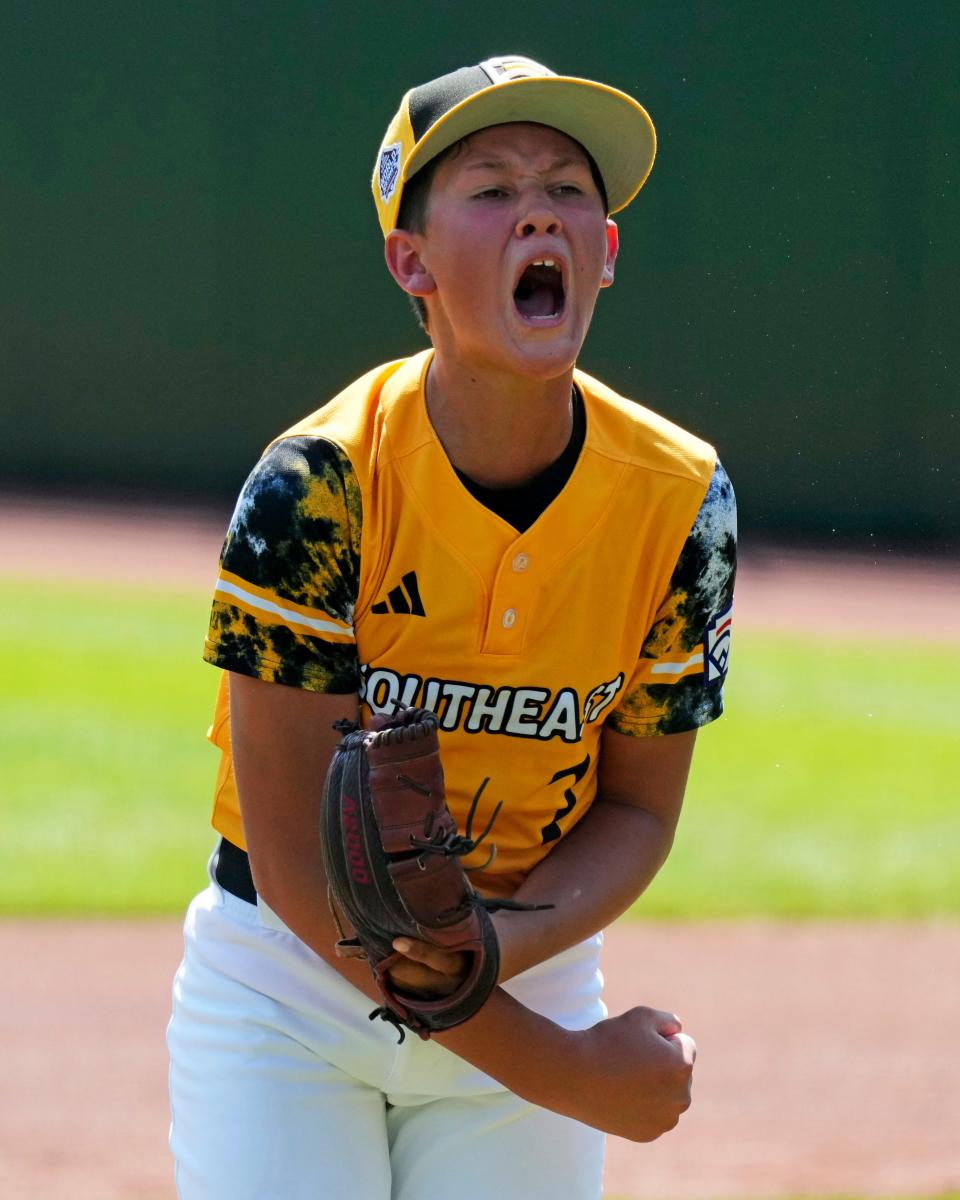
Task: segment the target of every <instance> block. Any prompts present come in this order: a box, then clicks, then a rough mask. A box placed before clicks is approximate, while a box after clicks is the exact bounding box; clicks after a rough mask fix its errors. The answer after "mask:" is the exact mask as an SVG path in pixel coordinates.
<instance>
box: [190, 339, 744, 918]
mask: <svg viewBox="0 0 960 1200" xmlns="http://www.w3.org/2000/svg"><path fill="white" fill-rule="evenodd" d="M431 356H432V351H425V352H424V353H422V354H419V355H416V356H415V357H413V358H410V359H404V360H401V361H399V362H393V363H389V364H387V365H385V366H382V367H380V368H378V369H377V370H375V371H372V372H370V373H369V374H367V375H365V376H363V377H362V378H361V379H359V380H358V381H357V382H356V383H354V384H353V385H351V386H350V387H348V388H347V389H346V390H345V391H344V392H342V393H341V394H340V395H339V396H337V397H336V398H335V399H333V400H332V401H330V403H328V404H327V405H325V406H324V407H323V408H321V409H320V410H318V411H317V412H315V413H314V414H313V415H311V416H309V417H307V418H306V420H304V421H302V422H301V423H300V424H298V425H296V426H294V428H292V429H290V430H288V431H287V432H286V433H285V434H283V435H282V436H281V437H280V438H278V439H277V440H276V441H275V442H273V443H272V444H271V445H270V446H269V447H268V448H267V450H266V452H265V454H264V456H263V458H262V459H261V460H260V462H259V464H258V465H257V467H256V468H255V469H254V471H253V473H252V474H251V476H250V478H249V479H248V480H247V483H246V485H245V487H244V489H243V491H242V493H241V496H240V499H239V501H238V504H237V508H236V511H235V513H234V516H233V520H232V522H231V525H230V529H229V532H228V534H227V538H226V542H225V544H224V550H223V555H222V559H221V570H220V576H219V580H218V583H217V588H216V595H215V598H214V603H213V611H212V614H211V620H210V628H209V633H208V637H207V641H206V646H205V652H204V657H205V658H206V659H207V661H208V662H211V663H214V664H216V665H217V666H220V667H222V668H225V669H226V670H229V671H238V672H241V673H243V674H247V675H251V676H255V677H258V678H260V679H264V680H268V681H272V682H275V683H278V684H285V685H288V686H294V687H301V688H306V689H309V690H313V691H322V692H340V693H354V692H355V693H357V694H358V695H359V697H360V699H361V700H362V702H363V705H364V711H365V713H366V714H369V713H370V712H391V711H393V710H394V709H395V708H396V706H397V705H398V704H400V705H420V706H423V707H426V708H429V709H431V710H433V711H434V712H435V713H436V714H437V716H438V718H439V722H440V729H441V733H440V746H441V754H442V759H443V765H444V771H445V776H446V785H447V793H448V796H447V798H448V803H449V805H450V808H451V811H452V812H453V814H454V816H455V817H456V818H457V820H458V823H459V824H460V826H461V829H462V827H463V824H464V822H465V818H466V814H467V812H468V811H469V808H470V804H471V801H472V799H473V797H474V795H475V793H476V791H477V789H478V788H479V787H480V785H481V784H482V783H483V781H484V779H486V778H489V783H488V785H487V787H486V789H485V791H484V793H483V797H482V800H481V802H480V805H479V807H478V811H477V814H476V818H475V823H474V830H475V831H476V830H477V829H482V828H483V826H484V824H485V823H486V820H487V819H488V817H489V816H490V814H491V812H492V810H493V807H494V805H496V804H497V803H502V807H501V810H500V814H499V816H498V818H497V821H496V824H495V826H494V829H493V832H492V834H491V835H490V840H491V841H493V842H494V843H495V844H496V847H497V855H496V858H495V860H494V861H493V862H492V863H491V864H490V865H489V867H488V868H487V869H486V870H485V871H483V872H482V873H480V874H478V875H477V876H475V880H476V882H477V884H478V885H479V886H481V887H484V888H485V889H489V890H491V891H494V892H497V893H501V894H503V893H509V892H511V891H513V890H514V889H515V888H516V887H517V886H518V884H519V882H520V881H521V880H522V879H523V877H524V875H525V874H526V873H527V872H528V871H529V870H530V869H531V868H532V867H533V866H535V865H536V863H537V862H539V861H540V860H541V859H542V858H543V857H544V856H545V855H546V854H548V853H549V851H550V849H551V848H552V847H553V846H554V845H556V844H557V842H558V840H559V839H560V838H562V837H563V836H564V835H565V834H566V833H568V832H569V831H570V830H571V829H572V828H573V827H574V826H575V825H576V824H577V822H578V821H580V820H581V819H582V817H583V815H584V813H586V812H587V810H588V809H589V807H590V804H591V802H592V801H593V799H594V796H595V795H596V786H597V759H598V753H599V748H600V738H601V733H602V731H603V728H604V726H605V725H607V724H609V725H610V727H611V728H612V729H614V730H616V731H617V732H619V733H624V734H628V735H632V736H638V737H646V736H651V735H657V734H664V733H673V732H679V731H681V730H688V729H693V728H696V727H697V726H699V725H703V724H705V723H706V722H708V721H710V720H712V719H713V718H714V717H716V716H718V715H719V714H720V712H721V711H722V683H723V679H724V676H725V674H726V666H727V657H728V653H729V644H730V614H731V601H732V588H733V576H734V564H735V527H734V521H735V512H734V500H733V492H732V489H731V487H730V483H729V480H728V479H727V477H726V475H725V473H724V472H723V469H722V467H721V466H720V465H719V463H718V462H717V456H716V453H715V451H714V450H713V449H712V447H710V446H708V445H706V444H705V443H704V442H702V441H700V440H699V439H697V438H695V437H693V436H692V435H691V434H689V433H686V432H684V431H683V430H681V429H679V428H678V427H676V426H675V425H672V424H671V423H670V422H668V421H666V420H664V419H663V418H662V417H660V416H657V415H656V414H654V413H652V412H650V411H648V410H647V409H645V408H642V407H640V406H639V405H637V404H635V403H633V402H631V401H628V400H625V399H623V398H622V397H620V396H618V395H616V394H615V393H614V392H612V391H611V390H610V389H608V388H606V387H604V385H603V384H601V383H599V382H597V381H596V380H594V379H591V378H590V377H589V376H587V375H585V374H583V373H581V372H576V374H575V386H576V387H577V389H578V391H579V393H580V396H581V397H582V400H583V405H584V411H585V416H586V431H585V438H584V444H583V447H582V449H581V451H580V454H579V457H578V458H577V461H576V465H575V467H574V468H573V471H572V473H571V475H570V477H569V479H568V480H567V482H566V484H565V485H564V487H563V488H562V490H561V491H560V493H559V495H557V496H556V498H555V499H554V500H553V501H552V502H551V503H550V504H549V505H548V506H547V508H546V509H545V510H544V511H543V512H542V513H541V514H540V516H539V517H538V518H537V520H535V521H534V523H533V524H532V525H531V526H530V527H529V528H528V529H527V530H526V531H525V532H522V533H521V532H518V531H517V530H516V529H515V528H513V526H511V525H510V524H508V523H507V522H506V521H505V520H503V519H502V518H501V517H499V516H497V515H495V514H494V513H493V512H492V511H491V510H490V509H489V508H486V507H485V506H484V505H483V504H482V503H480V502H479V501H478V500H477V499H475V498H474V496H473V495H471V493H470V492H469V491H468V489H467V488H466V487H465V486H464V484H463V482H462V481H461V480H460V478H458V476H457V474H456V472H455V471H454V469H453V467H452V466H451V464H450V462H449V460H448V459H447V457H446V454H445V453H444V450H443V447H442V446H441V444H440V442H439V440H438V438H437V436H436V434H435V432H434V430H433V427H432V426H431V424H430V420H429V418H428V415H427V409H426V402H425V393H424V383H425V379H426V373H427V369H428V367H429V363H430V360H431ZM225 678H226V677H224V679H223V680H221V688H220V693H219V697H218V703H217V711H216V714H215V719H214V723H213V725H212V727H211V731H210V735H209V736H210V737H211V739H212V740H213V742H214V743H215V744H216V745H217V746H218V747H219V749H220V751H221V753H222V760H221V765H220V772H219V775H218V779H217V787H216V796H215V804H214V815H213V824H214V826H215V828H216V829H218V830H219V831H220V832H221V833H222V834H223V835H224V836H226V837H227V838H229V839H230V840H231V841H233V842H235V843H236V844H238V845H240V846H243V845H244V844H245V843H244V838H243V829H242V823H241V820H240V811H239V805H238V801H237V794H236V785H235V782H234V777H233V768H232V759H231V752H230V731H229V711H228V700H227V690H226V687H225ZM485 853H486V851H485V847H481V848H480V849H478V850H477V851H476V852H475V858H474V859H473V860H471V859H467V860H466V865H468V866H469V865H473V864H474V863H475V862H477V861H479V862H482V861H483V859H484V857H485Z"/></svg>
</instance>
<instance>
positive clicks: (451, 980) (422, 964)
mask: <svg viewBox="0 0 960 1200" xmlns="http://www.w3.org/2000/svg"><path fill="white" fill-rule="evenodd" d="M393 948H394V950H396V951H397V953H398V954H402V955H403V960H402V961H401V962H399V963H396V964H395V965H394V966H393V967H391V969H390V970H389V971H388V972H387V974H388V975H389V977H390V982H391V983H392V984H393V986H394V987H395V988H396V989H397V990H398V991H399V992H402V993H403V994H404V995H407V996H416V997H418V998H421V999H423V998H427V997H430V996H449V995H451V994H452V993H453V992H455V991H456V990H457V988H458V987H459V986H460V984H461V983H462V982H463V981H464V979H466V977H467V972H468V971H469V969H470V956H469V955H468V954H465V953H463V952H462V951H453V952H451V951H448V950H441V949H440V948H439V947H438V946H432V945H431V944H430V943H429V942H419V941H415V940H414V939H413V938H397V939H396V941H395V942H394V943H393Z"/></svg>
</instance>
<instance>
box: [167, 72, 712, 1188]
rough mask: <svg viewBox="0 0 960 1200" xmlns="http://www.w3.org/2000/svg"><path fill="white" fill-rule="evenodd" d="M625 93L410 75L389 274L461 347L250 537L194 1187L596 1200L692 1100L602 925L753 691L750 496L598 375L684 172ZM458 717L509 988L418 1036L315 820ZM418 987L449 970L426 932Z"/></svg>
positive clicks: (280, 497)
mask: <svg viewBox="0 0 960 1200" xmlns="http://www.w3.org/2000/svg"><path fill="white" fill-rule="evenodd" d="M653 156H654V133H653V127H652V125H651V123H650V120H649V118H648V116H647V114H646V113H645V112H644V110H643V109H642V108H641V107H640V105H639V104H637V103H636V101H634V100H633V99H631V98H630V97H629V96H627V95H625V94H624V93H622V92H620V91H617V90H616V89H613V88H610V87H607V86H605V85H603V84H600V83H595V82H592V81H588V80H583V79H576V78H570V77H563V76H558V75H555V74H554V73H553V72H552V71H549V70H548V69H547V68H545V67H543V66H540V65H539V64H537V63H534V62H532V61H530V60H528V59H525V58H521V57H503V58H495V59H490V60H487V61H485V62H483V63H481V64H479V65H477V66H473V67H466V68H463V69H461V70H458V71H454V72H452V73H450V74H448V75H444V76H442V77H440V78H439V79H435V80H433V81H431V82H429V83H427V84H423V85H421V86H419V87H415V88H413V89H412V90H411V91H410V92H408V93H407V94H406V96H404V98H403V102H402V104H401V106H400V109H399V111H398V112H397V114H396V116H395V118H394V120H393V121H392V122H391V124H390V127H389V128H388V130H387V133H386V135H385V137H384V139H383V142H382V145H381V148H380V151H379V153H378V155H377V160H376V167H375V171H374V179H373V192H374V200H375V203H376V208H377V213H378V216H379V219H380V224H381V227H382V229H383V234H384V237H385V252H386V261H387V266H388V269H389V270H390V273H391V275H392V276H393V278H394V279H395V280H396V282H397V283H398V285H399V286H400V287H401V288H402V289H403V290H404V291H405V292H406V293H407V294H408V295H409V296H410V297H411V298H412V299H413V300H414V302H415V304H416V306H417V309H418V313H419V314H420V316H421V318H422V320H423V323H424V326H425V329H426V330H427V333H428V335H429V339H430V342H431V347H430V349H429V350H427V351H425V352H423V353H420V354H416V355H414V356H413V357H411V358H407V359H404V360H402V361H399V362H391V363H388V364H386V365H383V366H379V367H376V368H375V369H373V370H371V371H370V372H369V374H367V375H364V376H363V377H362V378H361V379H359V380H357V381H356V383H354V384H352V385H351V386H350V387H349V388H347V389H346V390H345V391H344V392H343V393H341V394H340V395H339V396H337V397H335V398H334V399H332V400H331V401H330V402H329V403H328V404H326V405H325V406H324V407H323V408H321V409H320V410H318V411H317V412H316V413H314V414H313V415H312V416H310V417H307V418H306V419H305V420H304V421H303V422H301V423H300V424H299V425H297V426H295V427H294V428H293V429H291V430H288V431H287V432H286V433H285V434H283V435H282V436H280V437H279V438H277V439H276V440H275V441H274V442H273V443H272V444H271V445H270V446H269V447H268V448H267V450H266V451H265V453H264V455H263V457H262V458H261V460H260V462H259V463H258V464H257V466H256V467H255V468H254V470H253V472H252V474H251V475H250V477H249V479H248V480H247V482H246V484H245V486H244V488H243V491H242V493H241V495H240V498H239V501H238V504H237V508H236V511H235V513H234V516H233V520H232V522H231V525H230V529H229V532H228V534H227V538H226V542H225V545H224V549H223V555H222V560H221V569H220V576H219V580H218V583H217V589H216V595H215V598H214V603H213V611H212V615H211V620H210V629H209V634H208V638H207V642H206V650H205V657H206V659H207V661H209V662H211V663H213V664H215V665H217V666H219V667H221V668H223V674H222V676H221V688H220V694H219V699H218V704H217V710H216V715H215V719H214V723H213V726H212V729H211V733H210V736H211V738H212V740H213V742H214V743H215V744H216V745H217V747H219V749H220V751H221V765H220V771H219V775H218V779H217V785H216V796H215V803H214V815H213V824H214V826H215V828H216V830H217V832H218V834H219V837H220V840H219V843H218V846H217V850H216V852H215V853H214V856H213V858H212V860H211V866H210V873H211V882H210V886H209V887H208V888H207V889H206V891H204V892H203V893H202V894H201V895H200V896H198V897H197V898H196V900H195V901H194V902H193V904H192V905H191V908H190V911H189V913H188V916H187V921H186V927H185V939H186V949H185V956H184V960H183V964H182V965H181V967H180V970H179V972H178V975H177V978H176V982H175V988H174V1010H173V1017H172V1020H171V1023H170V1030H169V1045H170V1053H171V1072H170V1090H171V1101H172V1109H173V1122H172V1127H171V1146H172V1149H173V1153H174V1155H175V1158H176V1169H177V1182H178V1188H179V1193H180V1195H181V1197H184V1198H189V1200H201V1198H202V1200H215V1198H219V1197H223V1198H224V1200H226V1198H229V1200H241V1198H244V1197H248V1198H249V1200H265V1198H266V1197H278V1198H282V1200H300V1198H303V1200H306V1198H307V1197H310V1198H316V1197H338V1198H343V1200H354V1198H359V1200H388V1198H392V1200H449V1198H451V1197H457V1198H458V1200H480V1198H483V1200H488V1198H489V1197H490V1196H491V1195H498V1196H499V1197H501V1198H502V1200H535V1198H537V1197H541V1198H544V1200H546V1198H547V1197H549V1198H550V1200H555V1198H556V1197H565V1198H569V1200H586V1198H588V1197H589V1198H591V1200H595V1198H596V1197H598V1196H599V1195H600V1193H601V1176H602V1166H603V1134H604V1131H605V1132H613V1133H617V1134H620V1135H622V1136H625V1137H629V1138H634V1139H637V1140H650V1139H652V1138H655V1137H657V1136H659V1135H660V1134H661V1133H663V1132H664V1131H666V1130H668V1129H670V1128H672V1127H673V1126H674V1125H675V1124H676V1122H677V1120H678V1119H679V1117H680V1114H681V1113H682V1112H683V1111H684V1109H685V1108H686V1107H687V1105H688V1104H689V1097H690V1083H691V1071H692V1064H693V1058H694V1047H693V1042H692V1040H691V1039H690V1038H689V1036H688V1035H687V1034H686V1033H684V1032H683V1031H682V1029H681V1024H680V1022H679V1020H678V1019H677V1018H676V1017H674V1016H672V1015H671V1014H669V1013H665V1012H659V1011H657V1010H654V1009H650V1008H635V1009H633V1010H631V1011H630V1012H629V1013H626V1014H624V1015H622V1016H618V1017H614V1018H607V1015H606V1010H605V1008H604V1006H603V1003H602V1000H601V995H600V993H601V983H602V981H601V977H600V974H599V970H598V953H599V947H600V941H601V937H600V932H599V931H601V930H602V929H603V928H604V927H605V926H607V925H608V924H609V923H610V922H611V921H613V920H614V919H615V918H616V917H618V916H619V915H620V914H621V913H622V912H623V911H624V910H625V909H626V908H627V907H628V906H629V905H630V904H631V903H632V901H634V900H635V899H636V897H637V896H638V895H639V894H640V893H641V892H642V891H643V890H644V888H645V887H646V886H647V885H648V884H649V882H650V880H651V879H652V878H653V876H654V875H655V873H656V871H657V870H658V868H659V867H660V865H661V864H662V863H663V861H664V859H665V858H666V856H667V853H668V851H669V849H670V845H671V842H672V838H673V834H674V829H675V826H676V823H677V819H678V816H679V812H680V806H681V802H682V797H683V792H684V787H685V783H686V778H687V772H688V768H689V764H690V759H691V754H692V752H693V745H694V738H695V736H696V731H697V729H698V728H699V726H701V725H703V724H706V723H707V722H709V721H711V720H712V719H714V718H715V717H717V716H718V715H719V714H720V712H721V708H722V702H721V686H722V683H723V679H724V675H725V672H726V664H727V655H728V649H729V642H730V608H731V600H732V587H733V575H734V557H735V552H734V542H735V533H734V502H733V494H732V491H731V488H730V484H729V481H728V479H727V477H726V475H725V474H724V472H723V469H722V467H721V466H720V465H719V463H718V461H717V456H716V453H715V452H714V450H713V449H712V448H711V447H710V446H707V445H705V444H704V443H703V442H701V441H699V440H698V439H697V438H695V437H693V436H692V435H690V434H688V433H686V432H684V431H683V430H681V429H678V428H677V427H676V426H674V425H672V424H670V423H669V422H668V421H666V420H664V419H663V418H661V417H659V416H657V415H655V414H654V413H652V412H650V411H648V410H646V409H644V408H642V407H640V406H639V405H636V404H634V403H632V402H631V401H630V400H626V399H623V398H621V397H619V396H618V395H616V394H615V393H614V392H612V391H611V390H610V389H609V388H607V387H605V386H604V385H603V384H602V383H599V382H598V381H597V380H595V379H592V378H591V377H590V376H588V375H586V374H584V373H582V372H580V371H579V370H576V369H575V364H576V360H577V356H578V354H579V352H580V348H581V346H582V344H583V341H584V338H585V337H586V333H587V329H588V327H589V324H590V321H591V318H592V316H593V311H594V306H595V304H596V302H597V297H598V294H599V291H600V289H601V288H604V287H609V286H610V285H611V284H612V283H613V279H614V268H615V263H616V258H617V249H618V234H617V227H616V225H615V224H614V222H613V221H612V220H611V219H610V216H609V214H610V213H613V212H617V211H618V210H620V209H622V208H623V207H625V206H626V205H627V204H628V203H629V202H630V201H631V200H632V199H633V197H634V196H635V195H636V193H637V192H638V191H639V189H640V187H641V186H642V184H643V182H644V180H645V179H646V176H647V174H648V172H649V170H650V167H651V166H652V163H653ZM397 705H405V706H411V705H419V706H423V707H426V708H430V709H432V710H433V711H434V712H435V713H436V714H437V716H438V719H439V722H440V748H441V755H442V758H443V763H444V770H445V774H446V781H447V800H448V804H449V805H450V808H451V811H452V812H453V814H454V816H455V817H456V818H457V819H458V822H460V823H461V825H462V823H463V821H464V820H465V816H466V813H467V811H468V810H469V806H470V802H471V800H472V799H473V797H474V795H475V793H476V791H477V787H478V785H479V783H480V782H481V781H482V780H483V779H484V778H487V777H489V784H488V786H487V788H486V789H485V792H484V794H483V799H482V801H481V808H480V811H479V812H478V813H477V814H476V822H477V827H478V828H482V827H483V826H484V825H485V824H486V821H487V819H488V818H489V816H490V814H491V812H492V811H493V807H494V805H496V804H497V803H498V802H499V803H501V805H502V807H501V810H500V814H499V816H498V818H497V821H496V824H495V826H494V829H493V833H492V835H491V838H492V840H493V841H495V842H496V846H497V854H496V857H495V858H494V859H493V861H490V862H487V861H486V846H483V847H481V848H480V849H479V850H478V851H477V853H476V862H474V863H471V861H470V860H467V863H466V865H467V866H471V865H473V866H476V867H478V868H479V870H478V871H477V873H476V874H475V875H473V877H472V878H473V881H474V883H475V885H476V886H477V888H478V890H479V891H480V892H481V893H482V894H485V895H489V896H499V897H514V898H515V899H517V900H519V901H523V902H528V903H548V904H551V905H552V906H553V907H552V908H550V909H549V910H548V911H540V912H528V911H501V912H499V913H497V914H496V916H495V917H494V921H495V923H496V926H497V930H498V936H499V940H500V946H501V957H502V966H501V973H500V977H499V986H498V987H497V989H496V990H495V991H494V992H493V994H492V995H491V997H490V999H489V1000H488V1001H487V1002H486V1004H485V1005H484V1006H483V1008H482V1009H481V1010H480V1012H479V1013H478V1014H477V1015H476V1016H474V1017H473V1018H471V1019H470V1020H469V1021H467V1022H466V1023H465V1024H463V1025H461V1026H459V1027H457V1028H455V1029H453V1030H451V1031H449V1032H446V1033H443V1034H440V1035H437V1036H435V1037H434V1038H432V1039H431V1040H429V1041H421V1040H419V1039H417V1038H415V1037H408V1038H406V1039H405V1041H404V1042H403V1043H402V1044H398V1042H397V1037H396V1031H395V1030H394V1029H393V1028H391V1027H390V1026H389V1025H385V1024H383V1023H380V1022H371V1021H370V1020H368V1016H369V1014H370V1010H371V1008H372V1007H374V1006H375V1005H376V1004H378V1003H379V996H378V993H377V992H376V989H375V987H374V985H373V981H372V979H371V976H370V972H369V971H368V970H367V968H366V966H365V965H364V964H363V963H362V962H361V963H357V962H356V961H355V960H350V959H341V958H337V957H336V956H335V953H334V943H335V941H336V939H337V937H338V933H337V930H336V928H335V926H334V922H333V919H332V918H331V915H330V911H329V907H328V904H327V897H326V885H325V881H324V877H323V870H322V865H321V858H320V847H319V840H318V832H317V830H318V806H319V798H320V794H321V788H322V784H323V780H324V776H325V774H326V770H327V766H328V763H329V760H330V757H331V753H332V750H333V747H334V745H335V744H336V742H337V740H338V737H339V735H338V734H337V733H336V732H335V731H334V729H333V725H334V722H336V721H339V720H343V719H348V720H356V721H359V722H361V723H364V722H365V721H367V720H369V718H370V716H371V715H372V714H374V713H388V712H392V711H394V710H395V708H396V707H397ZM395 948H396V949H397V950H398V951H400V953H401V954H402V955H403V956H404V957H403V959H402V965H399V966H397V967H396V968H395V969H394V971H393V973H392V977H393V982H394V984H395V985H396V986H397V987H399V988H402V989H406V990H413V991H415V992H419V993H427V994H442V993H444V992H448V993H449V992H450V991H452V990H453V989H454V988H455V987H456V986H457V984H458V982H459V980H460V978H461V973H462V972H463V970H464V963H463V961H462V956H461V955H458V954H452V953H447V952H443V951H440V950H437V949H435V948H432V947H429V946H426V945H424V944H421V943H419V942H416V941H412V940H410V939H404V940H401V941H400V942H398V943H397V944H396V947H395Z"/></svg>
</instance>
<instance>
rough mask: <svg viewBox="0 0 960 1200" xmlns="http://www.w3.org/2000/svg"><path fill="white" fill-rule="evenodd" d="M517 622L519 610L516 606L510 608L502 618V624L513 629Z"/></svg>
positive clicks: (505, 627)
mask: <svg viewBox="0 0 960 1200" xmlns="http://www.w3.org/2000/svg"><path fill="white" fill-rule="evenodd" d="M516 623H517V610H516V609H515V608H508V609H507V611H506V612H505V613H504V614H503V616H502V617H501V618H500V624H501V625H502V626H503V627H504V629H512V628H513V627H514V625H516Z"/></svg>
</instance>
